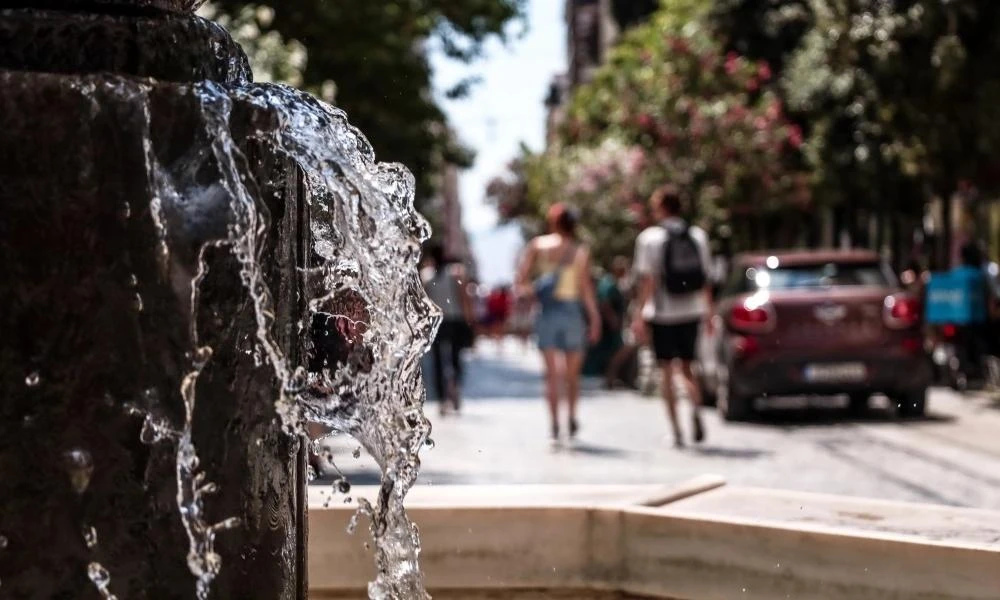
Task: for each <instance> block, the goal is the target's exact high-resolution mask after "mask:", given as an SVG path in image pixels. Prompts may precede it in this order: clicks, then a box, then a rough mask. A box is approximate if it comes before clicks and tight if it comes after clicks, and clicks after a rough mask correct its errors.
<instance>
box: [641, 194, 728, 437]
mask: <svg viewBox="0 0 1000 600" xmlns="http://www.w3.org/2000/svg"><path fill="white" fill-rule="evenodd" d="M650 207H651V209H652V211H653V213H654V215H655V216H656V219H657V221H658V223H657V224H656V225H653V226H651V227H648V228H647V229H646V230H645V231H643V232H642V233H641V234H639V238H638V239H637V240H636V246H635V271H636V275H637V276H638V280H637V286H638V289H637V299H636V301H637V302H638V304H639V306H641V307H642V309H641V310H642V312H641V318H638V319H635V320H634V321H633V329H634V332H635V335H636V338H637V340H639V341H647V340H648V341H651V342H652V345H653V351H654V353H655V354H656V359H657V362H658V363H659V365H660V369H661V376H662V384H661V385H662V388H663V389H662V392H663V397H664V399H665V400H666V403H667V412H668V414H669V416H670V424H671V427H672V428H673V433H674V444H675V445H676V446H677V447H681V446H683V445H684V438H683V436H682V435H681V429H680V425H679V423H678V419H677V398H676V395H675V392H674V386H673V381H674V376H675V375H678V376H679V377H680V379H681V381H682V382H683V384H684V387H685V389H686V390H687V396H688V398H689V399H690V401H691V404H692V413H693V417H692V427H693V437H694V441H695V442H701V441H702V440H704V438H705V428H704V425H703V424H702V421H701V415H700V414H699V409H700V408H701V390H700V389H699V387H698V385H697V383H696V381H695V377H694V373H693V371H692V363H693V362H694V359H695V349H696V347H697V344H698V328H699V326H700V325H701V322H702V321H703V320H704V321H705V327H707V328H710V327H711V326H712V325H711V319H710V316H711V312H712V293H711V279H710V277H709V268H710V265H711V264H712V263H711V253H710V252H709V244H708V235H707V234H706V233H705V231H704V230H702V229H701V228H700V227H696V226H694V225H690V224H689V223H687V222H686V221H685V220H684V219H683V218H682V217H681V214H682V206H681V197H680V194H679V193H678V191H677V190H676V189H675V188H673V187H672V186H663V187H661V188H659V189H658V190H657V191H656V192H655V193H654V194H653V196H652V198H651V199H650Z"/></svg>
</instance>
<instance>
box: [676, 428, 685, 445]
mask: <svg viewBox="0 0 1000 600" xmlns="http://www.w3.org/2000/svg"><path fill="white" fill-rule="evenodd" d="M683 447H684V436H683V435H681V430H680V429H675V430H674V448H683Z"/></svg>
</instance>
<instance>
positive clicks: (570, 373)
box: [566, 352, 583, 436]
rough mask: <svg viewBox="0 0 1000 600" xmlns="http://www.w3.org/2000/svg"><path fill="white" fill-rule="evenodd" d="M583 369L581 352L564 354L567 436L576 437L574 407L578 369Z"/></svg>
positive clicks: (578, 389) (578, 376)
mask: <svg viewBox="0 0 1000 600" xmlns="http://www.w3.org/2000/svg"><path fill="white" fill-rule="evenodd" d="M581 367H583V353H582V352H567V353H566V400H567V403H568V404H569V434H570V436H575V435H576V430H577V427H578V425H577V422H576V405H577V402H578V401H579V399H580V368H581Z"/></svg>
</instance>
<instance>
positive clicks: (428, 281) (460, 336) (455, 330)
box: [423, 245, 475, 415]
mask: <svg viewBox="0 0 1000 600" xmlns="http://www.w3.org/2000/svg"><path fill="white" fill-rule="evenodd" d="M427 261H428V262H427V265H426V267H425V268H424V270H423V281H424V288H425V289H426V290H427V295H428V296H429V297H430V299H431V300H432V301H434V303H435V304H437V305H438V306H439V307H441V313H442V320H441V327H440V328H439V329H438V333H437V337H435V338H434V344H433V345H432V346H431V358H432V360H433V362H434V385H435V387H436V388H437V394H438V399H439V400H440V401H441V414H442V415H444V414H446V413H447V412H448V409H449V408H451V409H453V410H454V411H455V412H456V413H457V412H458V411H459V410H460V409H461V406H462V399H461V385H462V350H465V349H466V348H470V347H471V346H472V342H473V339H472V337H473V332H472V323H473V321H474V319H475V315H474V314H473V307H472V298H471V297H470V295H469V290H468V281H467V278H466V274H465V267H464V266H463V265H461V264H459V263H451V264H449V261H447V260H446V259H445V255H444V248H443V247H442V246H440V245H432V246H430V247H428V249H427ZM446 353H447V356H448V361H447V364H445V354H446Z"/></svg>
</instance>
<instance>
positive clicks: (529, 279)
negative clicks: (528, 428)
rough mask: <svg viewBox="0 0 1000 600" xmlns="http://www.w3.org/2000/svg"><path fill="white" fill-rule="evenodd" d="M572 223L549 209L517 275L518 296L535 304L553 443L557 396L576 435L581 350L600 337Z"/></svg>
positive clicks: (572, 217)
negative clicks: (544, 224) (543, 230)
mask: <svg viewBox="0 0 1000 600" xmlns="http://www.w3.org/2000/svg"><path fill="white" fill-rule="evenodd" d="M576 223H577V217H576V213H575V212H574V211H573V210H572V209H570V208H569V207H568V206H567V205H565V204H562V203H558V204H555V205H553V206H552V207H551V208H550V209H549V212H548V226H549V233H548V234H547V235H541V236H538V237H536V238H534V239H532V240H531V241H530V242H528V247H527V248H526V249H525V252H524V255H523V258H522V260H521V264H520V266H519V268H518V272H517V288H518V292H519V293H520V294H521V295H523V296H530V297H532V298H534V299H535V301H536V302H537V303H538V305H539V314H538V318H537V320H536V321H535V333H536V335H537V336H538V348H539V349H540V350H541V351H542V355H543V356H544V357H545V399H546V401H547V402H548V407H549V416H550V417H551V419H552V421H551V422H552V440H553V441H554V442H557V441H558V440H559V404H560V402H559V400H560V397H564V398H565V400H566V405H567V409H568V412H569V419H568V421H567V425H568V429H569V436H570V438H573V437H575V436H576V433H577V431H578V429H579V423H578V421H577V418H576V406H577V400H578V399H579V397H580V366H581V365H582V364H583V352H584V350H585V349H586V346H587V342H588V340H589V341H590V343H592V344H593V343H596V342H597V340H598V339H599V338H600V336H601V317H600V314H599V313H598V310H597V300H596V298H595V294H594V283H593V280H592V279H591V277H590V251H589V250H588V249H587V247H586V246H584V245H583V244H581V243H580V242H579V240H578V239H577V237H576Z"/></svg>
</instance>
